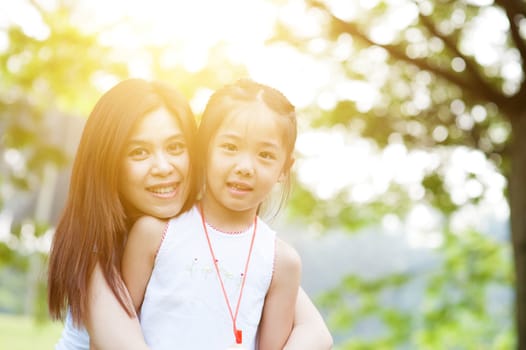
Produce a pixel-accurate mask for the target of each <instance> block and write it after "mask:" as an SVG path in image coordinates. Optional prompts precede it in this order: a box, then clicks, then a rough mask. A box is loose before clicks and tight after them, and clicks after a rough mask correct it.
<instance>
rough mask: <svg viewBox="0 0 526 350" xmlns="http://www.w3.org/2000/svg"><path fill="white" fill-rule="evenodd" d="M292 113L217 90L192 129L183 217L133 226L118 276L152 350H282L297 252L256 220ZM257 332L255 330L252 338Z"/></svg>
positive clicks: (287, 154) (281, 104)
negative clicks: (196, 169)
mask: <svg viewBox="0 0 526 350" xmlns="http://www.w3.org/2000/svg"><path fill="white" fill-rule="evenodd" d="M295 140H296V119H295V112H294V107H293V106H292V105H291V104H290V102H289V101H288V100H287V99H286V98H285V97H284V96H283V95H282V94H281V93H280V92H278V91H276V90H274V89H272V88H270V87H267V86H265V85H261V84H258V83H255V82H252V81H248V80H241V81H239V82H237V83H235V84H232V85H228V86H226V87H224V88H222V89H220V90H219V91H217V92H216V93H215V94H214V95H213V96H212V97H211V99H210V101H209V103H208V105H207V107H206V109H205V111H204V113H203V117H202V121H201V125H200V127H199V137H198V141H199V146H200V147H201V149H200V156H201V157H202V159H203V160H205V161H204V164H202V168H203V169H204V176H205V179H206V180H205V184H206V190H205V191H204V193H203V197H202V200H201V201H200V202H199V203H198V204H197V205H196V206H195V207H194V208H193V209H192V210H190V211H189V212H187V213H185V214H183V215H181V216H180V217H178V218H176V219H172V220H170V221H169V223H168V224H167V225H166V224H165V222H163V221H161V220H157V219H153V218H142V219H139V221H137V223H136V224H135V225H134V227H133V228H132V230H131V232H130V237H129V240H128V242H127V245H126V248H125V251H124V256H123V265H122V273H123V278H124V281H125V282H126V284H127V286H128V289H129V291H130V294H131V296H132V299H133V302H134V305H135V307H136V308H137V309H138V310H139V309H140V319H141V327H142V329H143V334H144V336H145V339H146V342H147V343H148V345H149V346H150V347H151V348H152V349H155V350H157V349H220V350H223V349H226V348H227V347H228V346H230V345H235V344H237V345H241V344H242V345H243V347H244V348H246V349H255V348H256V342H257V343H258V348H260V349H264V350H270V349H282V348H283V347H284V345H285V343H286V341H287V338H288V336H289V334H290V331H291V329H292V326H293V319H294V305H295V302H296V295H297V290H298V288H299V282H300V258H299V256H298V254H297V253H296V251H295V250H294V249H293V248H292V247H290V246H289V245H287V244H286V243H285V242H283V241H281V240H279V239H277V238H276V234H275V232H274V231H273V230H271V229H270V228H269V227H268V226H267V225H266V224H265V223H264V222H263V221H262V220H261V219H260V218H259V217H258V213H259V209H260V207H261V205H262V203H263V202H264V201H265V200H266V199H267V198H268V196H269V194H270V192H271V190H272V189H273V187H274V186H275V185H276V184H277V183H280V182H281V183H285V184H286V183H287V182H288V181H287V180H288V177H289V174H290V168H291V166H292V163H293V156H292V154H293V150H294V144H295ZM258 326H259V332H258Z"/></svg>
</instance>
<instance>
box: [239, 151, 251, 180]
mask: <svg viewBox="0 0 526 350" xmlns="http://www.w3.org/2000/svg"><path fill="white" fill-rule="evenodd" d="M235 172H236V174H238V175H241V176H252V175H254V163H253V160H252V157H251V156H250V155H249V154H240V155H239V158H238V161H237V164H236V168H235Z"/></svg>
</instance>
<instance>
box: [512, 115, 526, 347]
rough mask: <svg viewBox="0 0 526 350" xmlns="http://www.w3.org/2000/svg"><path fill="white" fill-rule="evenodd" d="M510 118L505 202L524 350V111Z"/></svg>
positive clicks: (519, 338)
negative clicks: (508, 162)
mask: <svg viewBox="0 0 526 350" xmlns="http://www.w3.org/2000/svg"><path fill="white" fill-rule="evenodd" d="M515 117H516V118H512V130H513V135H512V137H513V139H512V143H511V154H510V156H511V170H510V174H509V184H508V185H509V188H508V191H509V197H508V198H509V204H510V223H511V237H512V244H513V255H514V263H515V317H516V319H515V321H516V331H517V349H519V350H526V288H525V287H526V113H525V112H522V113H521V115H516V116H515Z"/></svg>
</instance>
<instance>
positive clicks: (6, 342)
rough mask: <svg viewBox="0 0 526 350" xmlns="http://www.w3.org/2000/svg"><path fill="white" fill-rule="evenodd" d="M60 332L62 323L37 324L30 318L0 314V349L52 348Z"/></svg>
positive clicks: (31, 349)
mask: <svg viewBox="0 0 526 350" xmlns="http://www.w3.org/2000/svg"><path fill="white" fill-rule="evenodd" d="M61 332H62V323H60V322H53V323H52V322H45V323H43V324H37V323H36V322H35V321H34V320H33V319H32V318H29V317H26V316H14V315H7V314H0V349H6V350H7V349H8V350H48V349H49V350H52V349H54V346H55V343H56V342H57V340H58V338H59V337H60V333H61Z"/></svg>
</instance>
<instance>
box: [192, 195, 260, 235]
mask: <svg viewBox="0 0 526 350" xmlns="http://www.w3.org/2000/svg"><path fill="white" fill-rule="evenodd" d="M199 206H200V208H201V210H202V211H203V215H204V217H205V219H206V222H207V223H208V224H209V225H210V226H212V227H214V228H216V229H218V230H220V231H223V232H240V231H244V230H246V229H247V228H248V227H249V226H250V225H252V224H253V223H254V217H255V216H256V214H257V213H256V211H257V210H256V209H250V210H245V211H234V210H231V209H229V208H226V207H225V206H223V205H221V204H220V203H218V202H217V201H216V200H214V199H213V198H212V197H211V196H207V195H204V196H203V199H202V200H201V202H200V203H199Z"/></svg>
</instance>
